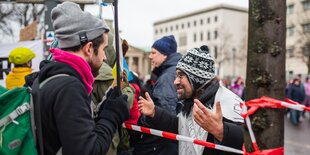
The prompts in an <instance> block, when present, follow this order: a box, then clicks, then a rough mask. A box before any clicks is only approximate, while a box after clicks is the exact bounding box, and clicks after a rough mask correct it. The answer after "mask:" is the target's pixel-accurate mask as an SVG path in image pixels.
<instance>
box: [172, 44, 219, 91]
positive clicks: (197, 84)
mask: <svg viewBox="0 0 310 155" xmlns="http://www.w3.org/2000/svg"><path fill="white" fill-rule="evenodd" d="M176 68H177V69H179V70H181V71H183V72H184V73H185V74H186V75H187V77H188V79H189V81H190V83H191V86H192V89H193V90H194V91H196V90H198V89H200V88H201V87H202V86H204V85H205V84H207V83H208V82H209V81H210V80H212V79H213V78H214V77H215V67H214V59H213V57H212V56H211V55H210V53H209V48H208V46H206V45H203V46H201V47H200V48H193V49H190V50H189V51H188V52H187V53H186V54H185V55H183V56H182V58H181V59H180V60H179V62H178V64H177V66H176Z"/></svg>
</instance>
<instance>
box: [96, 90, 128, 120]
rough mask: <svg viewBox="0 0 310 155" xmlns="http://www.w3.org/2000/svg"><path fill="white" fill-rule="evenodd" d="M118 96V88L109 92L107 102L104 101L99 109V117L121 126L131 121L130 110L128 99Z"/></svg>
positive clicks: (125, 96)
mask: <svg viewBox="0 0 310 155" xmlns="http://www.w3.org/2000/svg"><path fill="white" fill-rule="evenodd" d="M117 94H118V90H117V87H115V88H114V89H112V90H111V91H109V93H108V94H107V99H106V101H104V103H103V105H101V107H100V109H99V111H100V113H99V117H100V118H105V119H109V120H111V121H115V123H117V125H120V124H121V123H123V122H124V121H126V120H128V119H129V110H128V106H127V98H128V97H127V95H124V94H122V95H120V96H117ZM100 118H99V119H100Z"/></svg>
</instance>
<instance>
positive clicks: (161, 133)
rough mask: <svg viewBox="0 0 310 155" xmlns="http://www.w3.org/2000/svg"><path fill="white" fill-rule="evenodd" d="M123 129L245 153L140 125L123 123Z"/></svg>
mask: <svg viewBox="0 0 310 155" xmlns="http://www.w3.org/2000/svg"><path fill="white" fill-rule="evenodd" d="M123 127H124V128H127V129H130V130H134V131H139V132H142V133H147V134H151V135H155V136H160V137H163V138H168V139H172V140H177V141H185V142H190V143H194V144H198V145H202V146H205V147H208V148H213V149H218V150H221V151H227V152H233V153H238V154H243V151H241V150H238V149H235V148H231V147H227V146H223V145H218V144H214V143H210V142H206V141H204V140H199V139H194V138H191V137H186V136H182V135H178V134H174V133H171V132H166V131H160V130H156V129H151V128H146V127H142V126H138V125H132V124H128V123H123Z"/></svg>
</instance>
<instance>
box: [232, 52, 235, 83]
mask: <svg viewBox="0 0 310 155" xmlns="http://www.w3.org/2000/svg"><path fill="white" fill-rule="evenodd" d="M232 52H233V77H236V64H235V63H236V49H235V48H233V49H232Z"/></svg>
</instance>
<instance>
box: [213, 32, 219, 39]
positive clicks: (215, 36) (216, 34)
mask: <svg viewBox="0 0 310 155" xmlns="http://www.w3.org/2000/svg"><path fill="white" fill-rule="evenodd" d="M217 37H218V33H217V30H215V31H214V39H217Z"/></svg>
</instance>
